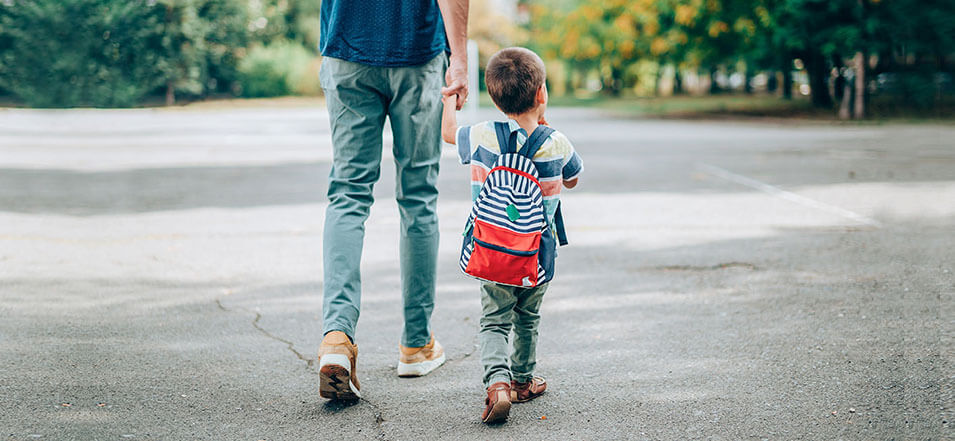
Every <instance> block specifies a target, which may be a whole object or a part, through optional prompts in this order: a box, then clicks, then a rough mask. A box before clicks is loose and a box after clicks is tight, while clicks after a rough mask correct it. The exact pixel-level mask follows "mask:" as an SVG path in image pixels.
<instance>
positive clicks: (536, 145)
mask: <svg viewBox="0 0 955 441" xmlns="http://www.w3.org/2000/svg"><path fill="white" fill-rule="evenodd" d="M551 133H554V129H552V128H550V127H547V126H545V125H539V126H537V128H536V129H534V133H531V136H528V137H527V141H524V146H523V147H521V151H520V154H521V155H523V156H525V157H527V159H531V160H533V159H534V155H536V154H537V151H538V150H540V148H541V146H542V145H544V141H547V138H549V137H550V135H551Z"/></svg>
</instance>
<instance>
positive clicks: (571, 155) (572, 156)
mask: <svg viewBox="0 0 955 441" xmlns="http://www.w3.org/2000/svg"><path fill="white" fill-rule="evenodd" d="M561 141H563V142H564V143H565V144H566V146H565V147H564V150H565V151H566V152H567V153H566V154H565V155H564V167H563V168H562V169H561V173H560V174H561V176H562V177H563V179H564V180H565V181H572V180H574V179H576V178H577V177H578V176H580V174H581V173H582V172H583V171H584V161H583V159H581V158H580V155H578V154H577V150H576V149H574V145H573V144H571V143H570V140H568V139H567V137H565V136H561Z"/></svg>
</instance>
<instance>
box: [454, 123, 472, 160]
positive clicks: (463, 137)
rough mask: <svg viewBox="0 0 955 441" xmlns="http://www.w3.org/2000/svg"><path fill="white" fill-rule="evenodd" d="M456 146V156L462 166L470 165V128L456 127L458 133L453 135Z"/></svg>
mask: <svg viewBox="0 0 955 441" xmlns="http://www.w3.org/2000/svg"><path fill="white" fill-rule="evenodd" d="M454 139H455V141H456V142H457V144H458V156H459V157H460V159H461V163H462V164H470V163H471V151H472V150H471V126H461V127H458V132H457V133H456V134H455V135H454Z"/></svg>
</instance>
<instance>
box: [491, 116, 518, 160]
mask: <svg viewBox="0 0 955 441" xmlns="http://www.w3.org/2000/svg"><path fill="white" fill-rule="evenodd" d="M494 130H495V131H496V132H497V145H498V146H499V147H501V154H502V155H503V154H505V153H517V132H512V131H511V127H510V126H509V125H508V124H507V123H506V122H501V121H494Z"/></svg>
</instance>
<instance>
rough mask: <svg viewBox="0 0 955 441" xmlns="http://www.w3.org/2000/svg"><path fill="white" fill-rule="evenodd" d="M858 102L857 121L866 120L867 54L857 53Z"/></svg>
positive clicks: (855, 109)
mask: <svg viewBox="0 0 955 441" xmlns="http://www.w3.org/2000/svg"><path fill="white" fill-rule="evenodd" d="M854 61H855V68H856V102H855V108H854V109H853V110H854V111H855V112H854V115H853V117H854V118H855V119H862V118H865V54H863V53H862V52H856V57H855V60H854Z"/></svg>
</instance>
